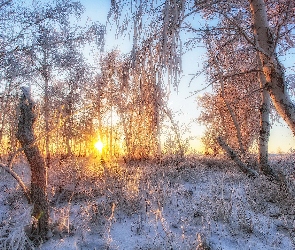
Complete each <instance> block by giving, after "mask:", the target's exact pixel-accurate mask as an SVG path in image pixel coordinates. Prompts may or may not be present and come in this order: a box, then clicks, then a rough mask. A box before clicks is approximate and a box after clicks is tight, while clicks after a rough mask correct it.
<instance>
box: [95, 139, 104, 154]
mask: <svg viewBox="0 0 295 250" xmlns="http://www.w3.org/2000/svg"><path fill="white" fill-rule="evenodd" d="M94 146H95V148H96V149H97V150H98V151H99V152H100V153H101V152H102V149H103V143H102V142H101V141H97V142H96V143H95V144H94Z"/></svg>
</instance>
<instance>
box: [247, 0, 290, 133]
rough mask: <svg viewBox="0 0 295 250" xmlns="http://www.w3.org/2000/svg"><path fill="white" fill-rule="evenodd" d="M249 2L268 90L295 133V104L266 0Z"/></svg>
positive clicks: (250, 0) (251, 0)
mask: <svg viewBox="0 0 295 250" xmlns="http://www.w3.org/2000/svg"><path fill="white" fill-rule="evenodd" d="M249 2H250V7H251V12H252V19H253V24H254V33H255V37H256V45H257V47H258V49H259V54H260V59H261V62H262V68H263V73H264V76H265V80H266V87H267V90H268V91H269V94H270V97H271V99H272V102H273V104H274V106H275V108H276V110H277V111H278V113H279V114H280V116H281V117H282V118H283V119H284V120H285V122H286V123H287V124H288V126H289V127H290V129H291V130H292V132H293V134H294V135H295V105H294V103H292V101H291V100H290V98H289V96H288V93H287V90H286V85H285V80H284V71H283V68H282V66H281V65H280V63H279V61H278V58H277V56H276V54H275V41H274V37H273V35H272V32H271V30H270V27H269V23H268V20H267V13H266V6H265V2H264V0H249Z"/></svg>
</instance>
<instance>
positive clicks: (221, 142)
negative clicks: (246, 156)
mask: <svg viewBox="0 0 295 250" xmlns="http://www.w3.org/2000/svg"><path fill="white" fill-rule="evenodd" d="M217 142H218V144H219V145H220V147H222V149H223V150H224V151H225V152H226V153H227V155H228V156H229V157H230V159H232V160H233V161H234V162H235V163H236V164H237V165H238V166H239V168H240V169H241V170H242V171H243V172H244V173H246V174H249V175H251V176H255V177H257V176H258V175H259V174H258V173H257V172H256V171H255V170H253V169H251V168H249V167H248V166H246V165H245V163H243V162H242V161H241V159H240V157H239V156H238V154H237V153H236V152H235V151H234V150H233V149H232V148H231V147H230V146H229V145H227V143H226V142H225V141H224V140H223V139H222V138H221V137H218V138H217Z"/></svg>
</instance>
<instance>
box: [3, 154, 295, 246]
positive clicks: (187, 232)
mask: <svg viewBox="0 0 295 250" xmlns="http://www.w3.org/2000/svg"><path fill="white" fill-rule="evenodd" d="M294 158H295V157H294V156H293V157H292V156H290V155H289V156H285V157H282V156H280V157H272V164H273V167H274V168H275V169H278V170H281V171H282V173H283V174H284V175H285V176H286V183H287V186H284V185H280V184H278V183H274V182H272V181H270V180H268V179H267V178H265V177H263V176H260V177H258V178H256V179H253V178H249V177H247V176H246V175H245V174H243V173H241V172H240V171H239V170H238V169H237V168H236V167H235V166H234V164H233V163H231V162H229V161H228V160H225V159H222V158H220V159H217V158H215V159H211V158H208V157H187V158H185V159H178V158H176V157H170V158H165V159H163V160H162V161H161V162H156V161H154V162H153V161H151V162H133V163H128V164H125V163H123V162H121V163H104V162H103V163H101V162H100V161H99V160H98V159H74V158H72V159H69V160H67V161H56V162H53V163H52V166H51V168H50V169H49V172H48V174H49V175H48V177H49V186H48V193H49V199H50V204H51V221H50V225H51V230H50V233H49V235H48V237H49V240H48V241H47V242H45V243H44V244H42V245H41V247H40V249H43V250H45V249H46V250H52V249H63V250H65V249H124V250H125V249H287V250H288V249H290V250H291V249H294V248H295V229H294V227H295V209H294V197H295V195H294V194H295V188H294V186H295V183H294V180H295V178H294V171H295V169H294V167H295V164H294ZM15 171H17V172H18V173H19V174H20V175H23V177H24V180H25V182H27V183H28V182H29V174H25V173H28V168H27V166H26V164H25V163H21V162H20V163H18V164H17V166H16V167H15ZM0 178H1V180H0V185H1V193H0V195H1V200H0V216H1V224H0V248H1V249H33V245H32V244H31V243H30V240H29V239H28V238H27V236H26V228H28V225H30V223H32V221H31V218H30V211H31V208H30V207H29V206H28V204H27V203H26V202H25V199H24V197H23V195H22V193H21V190H20V187H19V186H18V185H17V184H16V183H15V181H14V180H13V179H12V178H11V176H9V175H8V174H7V173H4V172H1V176H0Z"/></svg>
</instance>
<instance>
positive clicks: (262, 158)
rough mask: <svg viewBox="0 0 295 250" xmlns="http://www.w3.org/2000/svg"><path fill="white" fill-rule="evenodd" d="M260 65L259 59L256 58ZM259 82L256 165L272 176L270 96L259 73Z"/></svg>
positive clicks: (261, 74) (263, 78) (262, 76)
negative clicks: (270, 157)
mask: <svg viewBox="0 0 295 250" xmlns="http://www.w3.org/2000/svg"><path fill="white" fill-rule="evenodd" d="M258 62H259V65H260V66H261V67H262V65H261V61H260V58H258ZM259 81H260V88H261V89H262V90H261V105H260V131H259V157H258V163H259V167H260V170H261V171H262V172H263V173H264V174H266V175H269V174H273V171H272V169H271V168H270V166H269V164H268V141H269V136H270V121H269V114H270V96H269V93H268V91H267V90H266V88H265V86H266V80H265V77H264V75H263V73H259Z"/></svg>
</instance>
